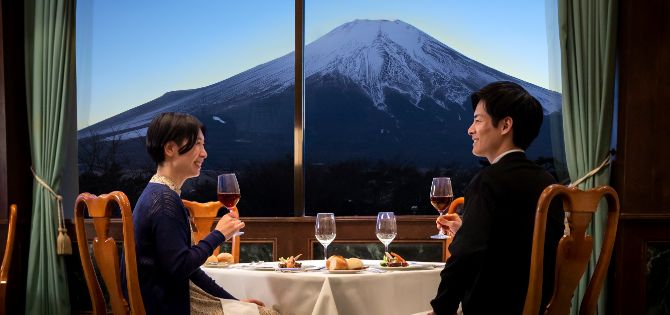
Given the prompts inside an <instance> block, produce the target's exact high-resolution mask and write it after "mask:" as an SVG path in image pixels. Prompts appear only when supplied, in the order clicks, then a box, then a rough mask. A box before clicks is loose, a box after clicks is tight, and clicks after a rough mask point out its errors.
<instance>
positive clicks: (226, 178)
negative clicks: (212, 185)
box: [216, 173, 244, 237]
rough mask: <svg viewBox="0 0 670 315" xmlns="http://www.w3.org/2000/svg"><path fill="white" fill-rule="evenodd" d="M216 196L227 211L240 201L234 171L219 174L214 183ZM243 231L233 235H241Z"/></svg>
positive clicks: (238, 187) (231, 209)
mask: <svg viewBox="0 0 670 315" xmlns="http://www.w3.org/2000/svg"><path fill="white" fill-rule="evenodd" d="M216 196H217V198H218V199H219V201H220V202H221V203H222V204H223V206H224V207H226V209H228V211H233V209H235V206H236V205H237V202H238V201H240V196H241V195H240V186H239V185H238V184H237V177H236V176H235V173H227V174H221V175H219V177H218V183H217V185H216ZM242 234H244V232H242V231H237V232H235V234H233V237H234V236H238V235H242Z"/></svg>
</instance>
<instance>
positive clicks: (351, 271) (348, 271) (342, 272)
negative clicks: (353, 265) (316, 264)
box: [327, 269, 364, 274]
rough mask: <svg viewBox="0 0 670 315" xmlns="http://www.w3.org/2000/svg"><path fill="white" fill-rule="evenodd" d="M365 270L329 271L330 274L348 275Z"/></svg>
mask: <svg viewBox="0 0 670 315" xmlns="http://www.w3.org/2000/svg"><path fill="white" fill-rule="evenodd" d="M363 270H364V269H355V270H348V269H346V270H327V271H328V273H341V274H346V273H359V272H361V271H363Z"/></svg>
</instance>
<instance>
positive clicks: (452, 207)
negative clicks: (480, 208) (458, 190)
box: [447, 197, 465, 214]
mask: <svg viewBox="0 0 670 315" xmlns="http://www.w3.org/2000/svg"><path fill="white" fill-rule="evenodd" d="M463 203H465V198H463V197H458V198H456V199H454V201H452V202H451V204H449V209H447V213H448V214H452V213H456V209H458V206H460V205H462V204H463Z"/></svg>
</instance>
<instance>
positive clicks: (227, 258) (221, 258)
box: [216, 253, 235, 264]
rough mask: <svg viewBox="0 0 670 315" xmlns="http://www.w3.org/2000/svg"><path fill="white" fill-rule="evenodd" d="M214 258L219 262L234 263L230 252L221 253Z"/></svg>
mask: <svg viewBox="0 0 670 315" xmlns="http://www.w3.org/2000/svg"><path fill="white" fill-rule="evenodd" d="M216 259H217V260H218V262H220V263H229V264H232V263H234V262H235V261H234V259H233V255H232V254H231V253H221V254H219V255H217V256H216Z"/></svg>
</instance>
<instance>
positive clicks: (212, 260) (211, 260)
mask: <svg viewBox="0 0 670 315" xmlns="http://www.w3.org/2000/svg"><path fill="white" fill-rule="evenodd" d="M205 263H206V264H218V263H219V260H218V259H217V258H216V256H214V255H212V256H209V257H207V260H206V261H205Z"/></svg>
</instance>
